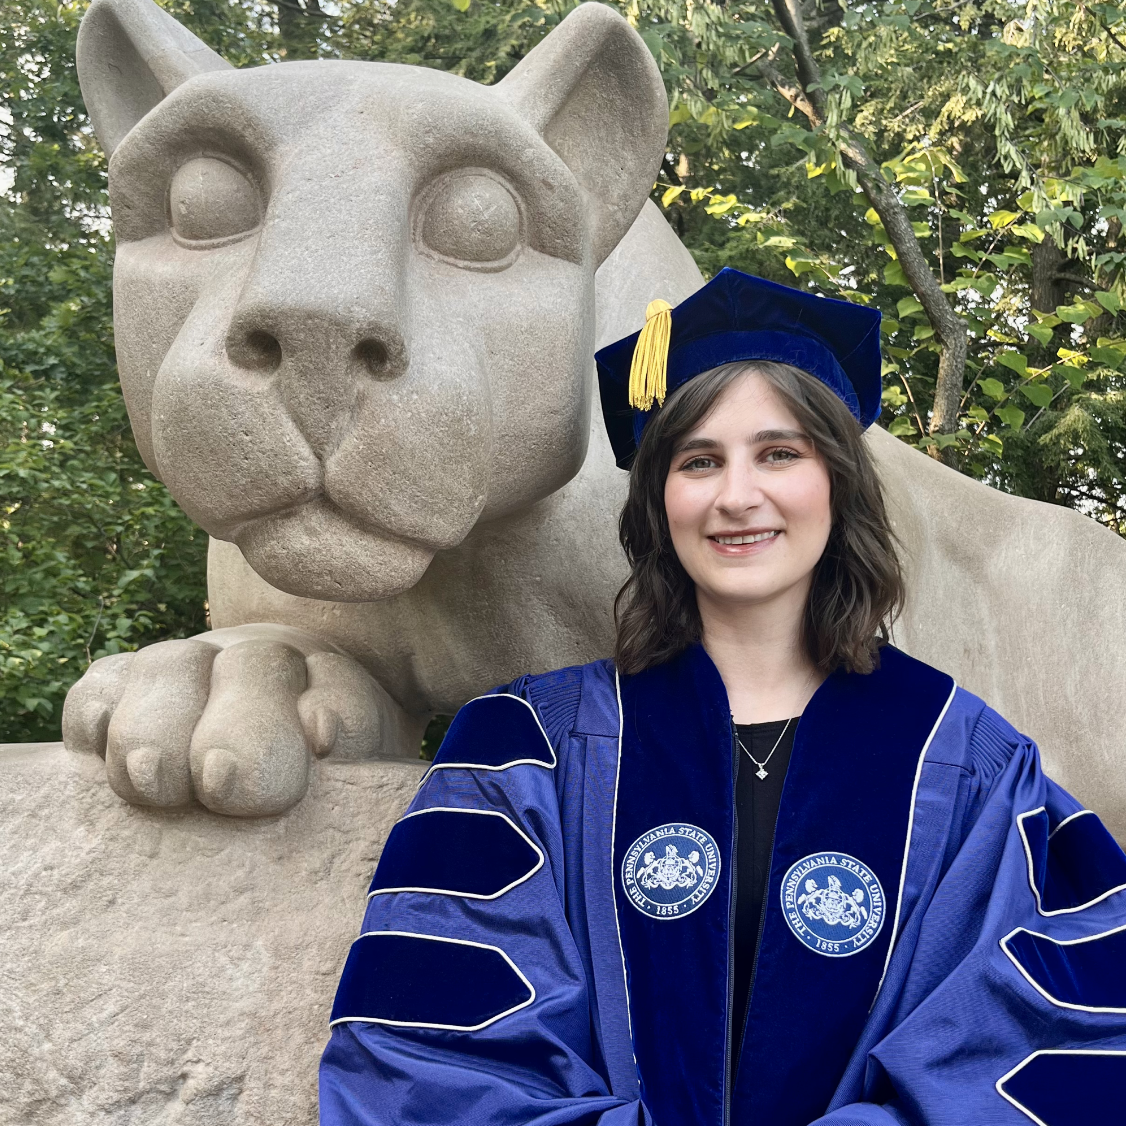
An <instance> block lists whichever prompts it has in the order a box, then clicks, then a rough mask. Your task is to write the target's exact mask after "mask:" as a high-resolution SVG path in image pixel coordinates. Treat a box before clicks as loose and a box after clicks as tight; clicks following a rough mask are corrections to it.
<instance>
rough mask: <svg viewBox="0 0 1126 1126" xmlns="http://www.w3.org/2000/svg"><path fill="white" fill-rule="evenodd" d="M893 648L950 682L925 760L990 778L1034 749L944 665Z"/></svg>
mask: <svg viewBox="0 0 1126 1126" xmlns="http://www.w3.org/2000/svg"><path fill="white" fill-rule="evenodd" d="M888 649H891V647H890V646H889V647H888ZM893 651H894V652H895V653H896V654H897V657H898V658H899V660H900V661H904V663H906V664H909V665H910V666H912V667H913V668H915V669H917V670H925V672H927V673H937V674H940V675H941V676H942V677H943V678H944V679H945V680H946V683H947V684H949V685H950V686H951V692H950V696H949V699H948V701H947V704H946V707H945V708H944V709H943V711H942V713H941V716H940V718H939V721H938V723H937V724H936V726H935V730H934V732H933V735H932V738H931V744H930V747H929V748H928V754H927V760H928V761H930V762H938V761H942V762H946V763H947V764H948V765H951V766H960V767H962V768H964V769H965V770H967V771H969V772H970V773H971V774H974V775H976V776H978V777H979V778H982V779H986V780H990V779H992V778H994V777H996V776H997V775H998V774H999V773H1000V772H1001V771H1003V770H1004V769H1005V767H1006V766H1008V764H1009V763H1010V762H1011V761H1012V759H1013V757H1014V756H1015V755H1017V754H1018V753H1019V752H1031V753H1033V754H1035V753H1036V747H1035V744H1034V743H1033V742H1032V740H1031V739H1029V738H1028V737H1027V736H1026V735H1022V734H1021V733H1020V732H1019V731H1018V730H1017V729H1016V728H1015V727H1014V726H1013V725H1012V724H1011V723H1010V722H1009V721H1008V720H1007V719H1005V717H1004V716H1003V715H1001V714H1000V712H998V711H996V710H995V709H994V708H992V707H990V706H989V704H987V703H986V702H985V700H983V699H982V698H981V697H980V696H977V695H975V694H974V693H973V692H971V691H970V690H969V689H967V688H964V687H962V685H960V684H958V683H957V681H956V679H955V678H953V677H951V676H950V674H949V673H947V672H946V671H945V670H944V669H938V668H935V667H934V666H933V665H930V664H928V663H927V662H925V661H920V660H919V659H918V658H915V657H909V656H908V655H907V654H905V653H903V652H902V650H893Z"/></svg>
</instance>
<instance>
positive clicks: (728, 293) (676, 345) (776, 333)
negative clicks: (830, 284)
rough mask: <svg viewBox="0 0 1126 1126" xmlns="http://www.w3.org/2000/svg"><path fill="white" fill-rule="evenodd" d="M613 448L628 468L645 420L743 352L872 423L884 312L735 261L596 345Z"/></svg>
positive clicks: (863, 423) (652, 306)
mask: <svg viewBox="0 0 1126 1126" xmlns="http://www.w3.org/2000/svg"><path fill="white" fill-rule="evenodd" d="M594 359H595V361H596V363H597V365H598V384H599V389H600V391H601V396H602V414H603V417H604V419H605V421H606V431H607V433H608V434H609V435H610V444H611V445H612V446H613V447H614V457H615V458H616V459H617V462H618V465H619V466H620V467H621V468H623V469H628V468H629V465H630V462H631V461H632V460H633V455H634V453H635V452H636V451H637V443H638V442H639V441H640V440H641V434H642V431H643V430H644V429H645V426H646V424H647V423H648V422H649V420H650V419H651V418H652V417H653V416H654V415H655V414H656V412H657V411H658V410H659V409H660V408H661V406H663V405H664V401H665V398H666V396H667V395H668V394H670V393H671V392H672V391H675V390H676V389H677V388H678V387H679V386H681V384H683V383H687V382H688V380H690V379H691V378H692V377H693V376H696V375H699V374H700V373H701V372H705V371H710V370H711V369H712V368H716V367H719V366H720V365H721V364H728V363H733V362H735V361H737V360H770V361H773V362H774V363H781V364H790V365H792V366H793V367H796V368H801V369H802V371H806V372H808V373H809V374H810V375H812V376H814V377H815V378H817V379H819V380H821V382H822V383H824V384H825V386H826V387H828V388H829V389H830V390H832V391H833V392H834V393H835V394H836V395H837V396H838V397H839V398H840V400H841V401H842V402H843V403H844V404H845V406H846V407H848V409H849V411H850V412H851V413H852V415H853V417H854V418H855V419H856V420H857V421H858V422H859V423H860V425H861V426H862V427H864V428H865V429H867V427H869V426H871V424H872V423H873V422H874V421H875V420H876V417H877V416H878V415H879V413H880V314H879V312H878V311H877V310H875V309H868V308H866V307H865V306H863V305H854V304H852V303H851V302H849V301H834V300H833V299H831V298H828V297H818V296H817V295H816V294H813V293H806V292H804V291H802V290H799V289H791V288H790V287H789V286H785V285H778V284H777V283H775V282H769V281H765V280H764V279H763V278H756V277H754V276H752V275H751V274H744V273H742V272H741V271H739V270H732V269H730V268H728V269H724V270H720V272H719V273H718V274H716V276H715V277H714V278H712V280H711V281H710V282H708V284H707V285H705V286H704V287H703V288H702V289H698V290H697V291H696V292H695V293H694V294H692V296H691V297H689V298H687V299H686V300H685V301H682V302H681V303H680V304H679V305H678V306H677V307H676V308H675V309H674V308H673V307H672V306H671V305H669V303H668V302H667V301H651V302H650V303H649V308H648V309H647V310H646V311H645V327H644V328H643V329H641V331H640V332H635V333H633V334H631V335H630V336H627V337H625V338H624V339H622V340H619V341H617V342H616V343H614V344H610V345H607V346H606V347H605V348H603V349H601V350H600V351H599V352H597V353H596V354H595V357H594Z"/></svg>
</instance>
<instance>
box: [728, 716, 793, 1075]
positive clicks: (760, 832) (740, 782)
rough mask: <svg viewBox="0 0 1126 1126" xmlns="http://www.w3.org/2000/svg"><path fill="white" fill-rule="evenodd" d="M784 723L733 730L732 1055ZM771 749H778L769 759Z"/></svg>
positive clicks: (784, 757)
mask: <svg viewBox="0 0 1126 1126" xmlns="http://www.w3.org/2000/svg"><path fill="white" fill-rule="evenodd" d="M786 722H787V721H786V720H784V719H779V720H775V721H773V722H771V723H746V724H743V723H740V724H737V725H736V727H735V732H736V735H737V736H738V739H739V740H740V741H741V742H742V747H741V746H740V745H739V742H736V744H735V754H736V764H735V824H736V833H737V837H736V848H735V880H736V888H735V993H734V997H733V1006H732V1008H733V1012H732V1016H733V1021H732V1026H731V1027H732V1047H733V1049H734V1051H735V1052H736V1053H737V1052H738V1051H739V1047H740V1045H741V1044H742V1040H743V1025H744V1023H745V1021H746V1016H747V1002H748V1000H749V995H750V991H751V978H752V976H753V974H754V964H755V954H756V951H757V949H758V935H759V923H760V920H761V918H762V906H763V897H764V896H765V895H766V889H767V882H768V880H769V878H770V853H771V850H772V849H773V847H774V826H775V824H776V823H777V821H778V805H779V803H780V802H781V800H782V783H783V782H784V781H785V780H786V768H787V767H788V766H789V765H790V752H791V751H792V750H793V747H794V732H795V731H796V730H797V726H798V724H797V720H796V719H791V720H790V721H789V726H788V727H787V726H786ZM783 729H785V734H784V735H783ZM779 736H781V741H780V742H779ZM775 743H778V746H777V748H776V749H775V750H774V752H773V754H771V748H772V747H774V745H775ZM743 747H745V748H746V750H747V751H750V753H751V754H752V755H754V757H755V758H756V759H757V760H758V761H759V762H760V763H763V764H764V769H765V771H766V777H765V778H759V777H758V774H759V768H758V767H757V766H756V765H755V764H754V763H753V762H752V761H751V760H750V758H749V757H748V756H747V754H746V751H744V750H743ZM768 755H769V756H770V758H769V761H768V760H767V756H768ZM736 1058H738V1057H737V1056H736Z"/></svg>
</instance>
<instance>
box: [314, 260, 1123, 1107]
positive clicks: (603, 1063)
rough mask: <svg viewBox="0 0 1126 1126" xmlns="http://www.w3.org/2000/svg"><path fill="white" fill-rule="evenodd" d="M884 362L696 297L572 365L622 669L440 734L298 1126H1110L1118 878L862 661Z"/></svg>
mask: <svg viewBox="0 0 1126 1126" xmlns="http://www.w3.org/2000/svg"><path fill="white" fill-rule="evenodd" d="M878 340H879V318H878V316H877V315H875V314H873V313H871V312H870V311H868V310H867V309H865V308H864V307H863V306H860V305H851V304H845V303H843V302H837V301H828V300H824V299H820V298H817V297H815V296H813V295H812V294H809V293H801V292H798V291H796V290H792V289H786V288H784V287H782V286H776V285H772V284H771V283H769V282H764V281H762V280H761V279H758V278H753V277H749V276H747V275H745V274H739V273H737V272H735V271H733V270H725V271H723V272H722V273H720V274H719V275H718V276H717V277H716V278H715V279H713V280H712V281H711V282H710V283H709V284H708V285H706V286H705V287H704V288H703V289H702V290H700V291H699V292H698V293H696V294H694V295H693V296H692V297H689V298H688V299H687V300H686V301H684V302H682V303H681V305H679V306H678V307H677V308H675V309H670V308H669V306H668V305H667V304H666V303H665V302H663V301H654V302H652V303H651V304H650V306H649V310H648V311H647V322H646V326H645V327H644V328H643V329H642V330H641V331H640V332H639V333H635V334H633V335H632V336H630V337H627V338H625V339H624V340H622V341H619V342H618V343H617V344H613V345H611V346H610V347H608V348H606V349H603V350H602V351H601V352H599V354H598V356H597V360H598V369H599V379H600V385H601V393H602V406H603V414H604V417H605V420H606V425H607V430H608V432H609V435H610V439H611V443H612V444H613V446H614V451H615V454H616V456H617V459H618V464H619V465H621V466H623V467H627V466H628V467H629V468H630V491H629V497H628V500H627V502H626V505H625V508H624V511H623V513H622V518H621V528H620V531H621V540H622V544H623V546H624V548H625V550H626V554H627V556H628V558H629V562H630V565H631V574H630V578H629V580H628V582H627V583H626V584H625V586H624V588H623V589H622V591H621V593H620V594H619V596H618V600H617V611H618V616H617V621H618V637H617V652H616V656H615V660H614V661H596V662H594V663H592V664H589V665H585V666H583V667H581V668H571V669H559V670H557V671H555V672H549V673H544V674H540V675H535V676H525V677H521V678H520V679H519V680H517V681H515V682H514V683H513V684H510V685H508V686H506V687H504V688H501V689H498V690H497V692H495V693H493V694H491V695H489V696H486V697H482V698H480V699H478V700H475V701H471V702H470V703H469V704H467V705H466V706H465V707H464V708H462V710H461V711H460V712H459V713H458V715H457V716H456V717H455V719H454V721H453V723H452V724H451V726H450V729H449V732H448V734H447V736H446V739H445V741H444V742H443V744H442V747H441V749H440V750H439V752H438V755H437V756H436V758H435V759H434V763H433V767H432V769H431V770H430V771H429V772H428V773H427V775H426V777H425V778H424V780H423V782H422V785H421V786H420V788H419V791H418V796H417V797H416V799H415V801H414V803H413V805H412V808H411V810H410V811H409V812H408V814H407V816H406V817H405V818H404V819H403V821H402V822H401V823H400V827H399V828H397V829H396V831H395V832H393V833H392V834H391V837H390V838H389V839H388V843H387V846H386V848H385V850H384V852H383V856H382V858H381V860H380V863H379V868H378V869H377V871H376V874H375V878H374V880H373V881H372V893H373V894H372V897H371V899H370V902H369V906H368V913H367V916H366V917H365V920H364V932H365V933H364V934H362V935H361V937H360V938H359V939H358V940H357V942H356V943H355V944H354V945H353V947H352V950H351V952H350V954H349V956H348V961H347V965H346V967H345V970H344V974H343V976H342V978H341V983H340V989H339V991H338V993H337V998H336V1004H335V1006H334V1008H333V1018H332V1019H333V1026H334V1027H333V1032H332V1038H331V1040H330V1042H329V1045H328V1048H327V1049H326V1051H325V1055H324V1060H323V1064H322V1073H321V1074H322V1082H321V1115H322V1122H323V1123H324V1124H325V1126H345V1124H347V1126H361V1124H362V1126H375V1124H376V1123H380V1124H382V1123H388V1124H391V1126H400V1124H405V1123H411V1124H412V1126H437V1124H439V1123H442V1124H446V1123H454V1122H464V1121H467V1120H468V1119H472V1121H473V1122H474V1123H477V1124H479V1126H501V1124H502V1123H503V1124H508V1123H525V1124H536V1126H579V1124H580V1123H581V1124H583V1126H593V1124H594V1123H597V1124H598V1126H653V1124H654V1123H656V1124H658V1126H681V1124H685V1123H691V1124H692V1126H750V1124H751V1123H755V1124H758V1126H809V1124H811V1123H814V1124H819V1126H905V1124H907V1126H964V1124H965V1123H974V1124H975V1126H976V1124H978V1123H982V1124H985V1123H989V1124H994V1123H995V1124H997V1126H1005V1124H1012V1126H1016V1124H1017V1123H1018V1122H1020V1121H1027V1120H1029V1119H1031V1120H1032V1121H1035V1122H1040V1123H1046V1124H1047V1126H1079V1124H1084V1126H1086V1124H1088V1123H1094V1122H1100V1123H1101V1122H1112V1121H1119V1120H1120V1119H1121V1106H1120V1096H1119V1094H1118V1092H1120V1091H1121V1089H1122V1087H1123V1086H1124V1085H1126V1015H1124V1010H1123V1009H1122V1008H1121V1007H1120V1006H1119V1005H1118V1002H1117V1001H1116V998H1118V999H1121V997H1123V996H1126V972H1124V971H1123V969H1122V958H1121V957H1118V956H1117V955H1116V954H1115V949H1117V948H1116V947H1114V942H1116V941H1118V940H1117V939H1116V938H1115V937H1114V936H1115V935H1117V934H1118V933H1119V932H1120V931H1122V930H1124V929H1126V905H1124V904H1123V903H1122V902H1121V900H1122V895H1121V893H1122V890H1123V888H1122V873H1123V871H1126V856H1123V855H1122V853H1121V851H1120V850H1119V849H1118V846H1117V845H1116V844H1115V843H1114V841H1113V839H1112V838H1111V837H1110V835H1109V834H1108V833H1107V832H1106V831H1105V829H1103V828H1102V826H1101V825H1100V824H1099V822H1098V819H1097V818H1096V817H1095V816H1094V814H1090V813H1088V814H1086V815H1084V816H1082V817H1078V816H1077V814H1078V813H1079V812H1080V810H1079V807H1078V805H1077V803H1076V802H1075V801H1074V799H1072V798H1071V797H1070V796H1069V795H1067V794H1066V793H1065V792H1064V791H1063V790H1061V789H1060V788H1059V787H1058V786H1057V785H1055V784H1054V783H1053V782H1051V781H1050V780H1048V779H1047V778H1045V777H1044V774H1043V772H1042V770H1041V769H1040V762H1039V755H1038V752H1037V750H1036V747H1035V746H1034V745H1033V744H1032V743H1031V742H1029V740H1028V739H1026V738H1025V737H1023V736H1022V735H1020V734H1019V733H1018V732H1016V731H1015V730H1014V729H1013V728H1012V727H1011V726H1009V724H1007V723H1006V722H1005V721H1004V720H1003V719H1002V718H1001V717H1000V716H999V715H997V714H996V712H994V711H992V710H991V709H990V708H988V707H987V706H986V705H985V704H984V703H983V702H982V701H981V700H979V699H977V698H976V697H974V696H972V695H970V693H968V692H965V691H963V690H962V689H960V688H957V687H956V686H955V685H954V683H953V681H952V680H951V678H950V677H949V676H947V675H946V674H945V673H943V672H940V671H939V670H938V669H934V668H931V667H929V666H927V665H925V664H923V663H922V662H921V661H916V660H914V659H913V658H911V657H909V656H907V654H905V653H902V652H900V651H899V650H898V649H896V648H895V647H894V646H892V645H890V644H888V633H889V626H890V623H891V622H892V620H893V619H894V616H895V613H896V610H897V609H898V607H899V604H900V602H901V601H902V598H903V582H902V579H901V575H900V569H899V563H898V561H897V559H896V555H895V550H894V540H893V536H892V532H891V528H890V525H889V521H888V517H887V514H886V512H885V510H884V504H883V499H882V495H881V490H880V484H879V481H878V479H877V476H876V473H875V471H874V468H873V465H872V462H871V460H870V459H869V455H868V452H867V446H866V443H865V441H864V437H863V431H864V429H865V428H866V427H867V426H869V425H870V424H871V423H872V421H873V420H874V418H875V416H876V414H877V413H878V412H879V400H880V355H879V345H878ZM469 813H472V814H474V815H475V816H472V817H467V816H466V815H467V814H469ZM482 813H493V814H494V815H495V816H494V817H482V816H479V815H480V814H482ZM422 814H426V815H427V816H425V817H424V816H422ZM458 818H460V819H461V820H462V821H465V825H464V826H460V824H459V825H458V826H456V827H457V829H458V832H457V833H456V834H454V835H453V836H450V835H449V831H446V833H445V835H443V834H442V833H441V832H438V831H437V827H438V826H439V825H442V824H445V821H449V822H450V823H451V824H452V823H453V821H457V820H458ZM442 819H445V821H443V820H442ZM451 819H452V820H451ZM424 822H425V824H424ZM431 822H433V824H431ZM471 822H472V823H473V824H471ZM476 822H480V823H481V824H476ZM486 822H489V823H490V824H486ZM492 822H495V824H492ZM1029 826H1030V828H1029ZM1071 826H1078V828H1077V829H1074V830H1073V829H1072V828H1071ZM400 829H401V831H400ZM486 830H488V832H487V833H485V831H486ZM482 833H485V835H482ZM486 836H487V837H488V839H487V840H486ZM455 838H456V839H455ZM408 840H409V841H410V842H411V844H410V846H409V847H408V846H407V843H406V842H407V841H408ZM537 856H538V857H540V858H541V860H540V862H539V866H536V860H535V858H536V857H537ZM451 873H453V875H451ZM455 877H456V878H455ZM498 889H499V890H498ZM1060 904H1064V905H1065V906H1064V907H1063V908H1060V907H1059V905H1060ZM1076 925H1078V926H1079V927H1080V930H1079V931H1075V930H1074V927H1075V926H1076ZM1080 934H1081V935H1082V936H1084V937H1083V938H1079V937H1078V936H1079V935H1080ZM1092 936H1093V937H1092ZM1107 936H1110V937H1109V938H1108V937H1107ZM1096 940H1098V941H1096ZM1045 966H1047V969H1045ZM1076 981H1078V982H1079V983H1080V987H1073V986H1074V982H1076ZM1061 983H1062V984H1061ZM1069 983H1070V984H1069ZM1108 998H1109V1000H1108ZM1061 1091H1066V1092H1067V1094H1066V1097H1063V1096H1061V1094H1060V1092H1061Z"/></svg>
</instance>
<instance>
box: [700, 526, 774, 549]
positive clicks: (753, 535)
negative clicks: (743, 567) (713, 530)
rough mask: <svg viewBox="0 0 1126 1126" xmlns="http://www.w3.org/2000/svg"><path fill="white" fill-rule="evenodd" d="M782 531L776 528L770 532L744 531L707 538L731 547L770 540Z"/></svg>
mask: <svg viewBox="0 0 1126 1126" xmlns="http://www.w3.org/2000/svg"><path fill="white" fill-rule="evenodd" d="M781 534H782V533H781V532H780V531H778V530H777V529H774V530H773V531H770V532H746V533H740V534H739V535H734V536H709V537H708V539H711V540H715V542H716V543H719V544H723V545H724V546H725V547H733V546H736V545H739V544H745V543H762V542H763V540H772V539H774V538H775V537H776V536H780V535H781Z"/></svg>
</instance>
